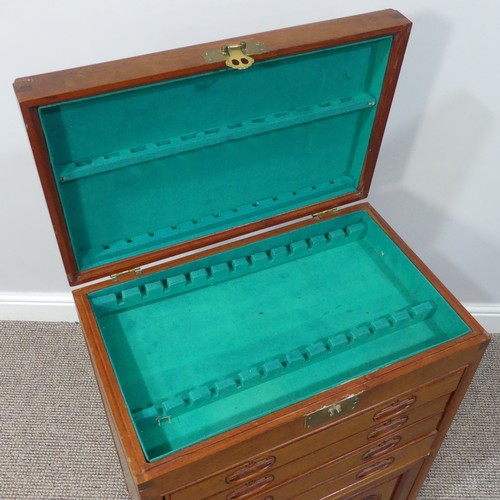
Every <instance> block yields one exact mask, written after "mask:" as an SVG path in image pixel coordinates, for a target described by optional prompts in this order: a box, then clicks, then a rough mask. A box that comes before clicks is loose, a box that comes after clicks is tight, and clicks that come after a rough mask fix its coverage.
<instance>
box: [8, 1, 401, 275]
mask: <svg viewBox="0 0 500 500" xmlns="http://www.w3.org/2000/svg"><path fill="white" fill-rule="evenodd" d="M409 30H410V22H409V21H408V20H407V19H406V18H404V17H403V16H402V15H401V14H399V13H398V12H396V11H392V10H388V11H382V12H376V13H372V14H365V15H362V16H354V17H350V18H345V19H339V20H334V21H326V22H322V23H317V24H312V25H305V26H299V27H296V28H288V29H284V30H279V31H274V32H269V33H262V34H259V35H253V36H248V37H242V38H241V39H238V40H230V41H225V42H214V43H210V44H205V45H199V46H193V47H188V48H185V49H178V50H172V51H167V52H162V53H158V54H152V55H147V56H141V57H136V58H131V59H126V60H122V61H115V62H111V63H106V64H99V65H95V66H88V67H84V68H78V69H74V70H67V71H61V72H57V73H51V74H46V75H39V76H36V77H31V78H21V79H19V80H16V82H15V84H14V85H15V90H16V93H17V96H18V99H19V102H20V105H21V108H22V111H23V116H24V119H25V122H26V126H27V129H28V133H29V137H30V140H31V144H32V148H33V152H34V155H35V159H36V163H37V167H38V170H39V173H40V178H41V181H42V184H43V188H44V192H45V196H46V198H47V203H48V206H49V210H50V214H51V217H52V221H53V224H54V228H55V231H56V235H57V239H58V243H59V246H60V249H61V253H62V257H63V260H64V264H65V267H66V271H67V275H68V279H69V281H70V283H71V284H77V283H81V282H84V281H88V280H90V279H96V278H100V277H104V276H108V275H110V274H112V273H114V274H118V273H120V272H123V271H126V270H130V269H133V268H136V267H138V266H141V265H144V264H146V263H149V262H152V261H154V260H159V259H162V258H165V257H168V256H171V255H175V254H179V253H182V252H185V251H187V250H193V249H195V248H200V247H202V246H204V245H207V244H211V243H215V242H219V241H223V240H225V239H228V238H231V237H234V236H240V235H244V234H247V233H249V232H251V231H255V230H257V229H261V228H264V227H269V226H271V225H274V224H277V223H280V222H285V221H288V220H293V219H295V218H297V217H301V216H304V215H311V214H313V213H318V212H321V211H324V210H328V209H331V208H333V207H336V206H339V205H342V204H345V203H349V202H353V201H356V200H359V199H361V198H364V197H366V196H367V193H368V189H369V186H370V182H371V178H372V175H373V169H374V166H375V161H376V158H377V155H378V151H379V147H380V143H381V140H382V135H383V131H384V128H385V123H386V120H387V116H388V113H389V107H390V104H391V100H392V97H393V94H394V88H395V85H396V80H397V77H398V74H399V69H400V67H401V63H402V59H403V54H404V49H405V46H406V42H407V38H408V34H409ZM214 51H215V53H220V54H221V57H219V56H217V57H215V56H214ZM250 52H251V53H250ZM228 58H230V59H231V60H227V59H228ZM226 63H227V65H226ZM228 66H232V67H228ZM242 66H244V67H246V69H245V70H244V71H235V70H234V69H232V68H234V67H238V68H237V69H240V68H241V67H242Z"/></svg>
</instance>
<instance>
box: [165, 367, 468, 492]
mask: <svg viewBox="0 0 500 500" xmlns="http://www.w3.org/2000/svg"><path fill="white" fill-rule="evenodd" d="M461 375H462V372H461V371H457V372H454V373H452V374H450V375H448V376H446V377H443V378H441V379H439V380H437V381H433V382H432V383H430V384H426V385H423V386H420V387H418V388H416V389H414V390H412V391H408V392H406V393H403V394H400V395H398V396H396V397H394V398H392V399H390V400H388V401H384V402H383V403H380V404H378V405H376V406H373V407H371V408H369V409H367V410H364V411H361V412H357V413H354V414H352V415H350V416H348V417H346V418H344V419H342V420H340V421H339V422H338V423H333V424H332V425H329V426H327V427H324V428H322V429H318V430H313V431H311V433H310V434H309V435H307V436H305V437H303V438H302V439H299V440H295V441H294V442H292V443H290V444H288V445H286V446H283V447H280V448H276V449H274V450H269V448H268V450H269V451H267V452H266V453H263V454H260V455H257V456H253V457H252V456H251V457H250V458H249V459H248V460H246V461H245V462H242V463H240V464H239V465H237V466H235V467H232V468H230V469H225V470H224V471H221V472H219V473H218V474H215V475H213V476H211V477H208V478H206V479H204V480H202V481H199V482H197V483H194V484H191V485H190V486H187V487H184V488H182V489H180V490H177V491H174V492H172V493H171V498H172V500H191V499H193V498H202V497H203V496H204V495H205V496H206V495H208V494H211V495H214V494H216V493H217V492H222V491H226V490H227V489H228V488H229V487H231V486H233V485H237V484H239V483H245V482H249V481H252V480H253V479H254V478H256V477H260V476H261V475H262V474H263V473H265V472H271V471H273V470H274V469H278V468H280V467H282V466H283V465H285V464H287V463H289V462H292V461H294V460H297V459H300V458H301V457H304V455H309V454H312V453H314V452H317V450H320V449H322V448H324V447H325V446H330V445H332V444H334V443H338V442H339V441H342V440H345V439H346V438H348V437H349V438H351V437H352V442H346V443H345V444H344V445H342V446H343V448H342V450H345V451H342V453H348V452H349V451H351V450H354V449H356V448H357V447H359V446H363V445H364V444H366V443H369V442H372V441H376V440H377V439H379V438H382V437H384V436H386V435H388V434H391V433H392V432H395V431H397V430H399V429H400V428H402V427H405V426H407V425H410V424H411V423H414V422H417V421H418V420H420V419H422V418H425V417H428V416H430V415H434V414H436V413H439V412H442V411H443V409H444V407H445V405H446V402H447V400H448V395H449V394H450V393H451V392H453V390H454V389H455V388H456V386H457V385H458V382H459V380H460V377H461ZM429 403H430V405H429ZM302 425H304V423H303V421H302ZM368 429H369V431H370V432H367V433H362V432H361V431H364V430H368ZM279 433H280V434H281V431H280V432H279ZM354 436H356V438H354ZM283 440H284V441H285V440H290V436H288V439H285V438H283ZM262 444H264V443H262ZM269 445H272V441H271V442H270V443H269ZM269 447H270V446H269ZM336 456H340V455H336ZM332 458H333V457H331V456H330V457H329V459H330V460H331V459H332ZM315 463H316V461H315ZM313 467H314V465H313V466H311V465H309V466H308V468H307V469H303V470H301V471H298V472H297V473H303V472H304V471H305V470H308V469H311V468H313ZM297 473H295V474H297ZM281 480H283V479H281ZM272 483H274V484H276V483H277V479H276V477H275V476H273V481H272Z"/></svg>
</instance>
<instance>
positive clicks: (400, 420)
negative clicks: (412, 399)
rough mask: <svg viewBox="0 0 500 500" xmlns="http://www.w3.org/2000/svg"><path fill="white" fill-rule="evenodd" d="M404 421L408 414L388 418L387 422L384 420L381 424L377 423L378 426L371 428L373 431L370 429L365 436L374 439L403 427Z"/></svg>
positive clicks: (406, 419) (406, 420)
mask: <svg viewBox="0 0 500 500" xmlns="http://www.w3.org/2000/svg"><path fill="white" fill-rule="evenodd" d="M406 422H408V415H404V416H402V417H396V418H393V419H392V420H388V421H387V422H384V423H383V424H382V425H379V426H378V427H376V428H375V429H373V431H371V432H370V433H369V434H368V436H367V437H368V439H375V438H379V437H382V436H385V435H387V434H390V433H391V432H394V431H396V430H398V429H399V428H401V427H403V425H405V424H406Z"/></svg>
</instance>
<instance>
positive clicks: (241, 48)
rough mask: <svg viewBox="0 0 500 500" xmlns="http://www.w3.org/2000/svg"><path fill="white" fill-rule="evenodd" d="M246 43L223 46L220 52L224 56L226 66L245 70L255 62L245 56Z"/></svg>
mask: <svg viewBox="0 0 500 500" xmlns="http://www.w3.org/2000/svg"><path fill="white" fill-rule="evenodd" d="M246 48H247V44H246V42H240V43H238V44H237V45H223V46H222V47H221V48H220V51H221V52H222V53H223V54H224V55H225V56H226V66H229V67H230V68H233V69H247V68H249V67H250V66H251V65H252V64H253V63H254V62H255V60H254V59H253V58H252V57H250V56H249V55H247V54H246Z"/></svg>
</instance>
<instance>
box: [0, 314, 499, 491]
mask: <svg viewBox="0 0 500 500" xmlns="http://www.w3.org/2000/svg"><path fill="white" fill-rule="evenodd" d="M499 388H500V335H498V336H495V337H494V338H493V341H492V343H491V344H490V347H489V349H488V351H487V353H486V356H485V359H484V362H483V363H482V365H481V367H480V368H479V371H478V373H477V374H476V377H475V379H474V382H473V383H472V386H471V388H470V389H469V392H468V394H467V396H466V398H465V401H464V403H463V405H462V406H461V408H460V410H459V413H458V415H457V417H456V418H455V421H454V424H453V426H452V428H451V430H450V432H449V434H448V436H447V438H446V440H445V443H444V445H443V448H442V450H441V452H440V454H439V456H438V458H437V460H436V462H435V463H434V465H433V467H432V470H431V473H430V475H429V477H428V479H427V481H426V483H425V485H424V487H423V488H422V491H421V493H420V496H419V500H438V499H439V500H441V499H442V500H452V499H453V500H456V499H479V500H485V499H500V425H499V423H500V419H499V417H498V414H497V408H498V407H499V406H500V397H499V391H498V389H499ZM24 498H29V499H37V500H38V499H51V500H52V499H61V500H66V499H68V500H73V499H85V500H94V499H95V500H108V499H109V500H110V499H117V500H126V499H128V498H129V496H128V494H127V490H126V487H125V482H124V479H123V476H122V472H121V469H120V464H119V462H118V457H117V455H116V452H115V448H114V445H113V441H112V438H111V434H110V431H109V428H108V426H107V423H106V419H105V416H104V409H103V407H102V403H101V400H100V397H99V393H98V390H97V385H96V382H95V379H94V377H93V372H92V367H91V365H90V360H89V357H88V354H87V350H86V347H85V342H84V339H83V336H82V333H81V330H80V327H79V325H78V324H74V323H36V322H7V321H6V322H0V499H1V500H8V499H14V500H18V499H24Z"/></svg>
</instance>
